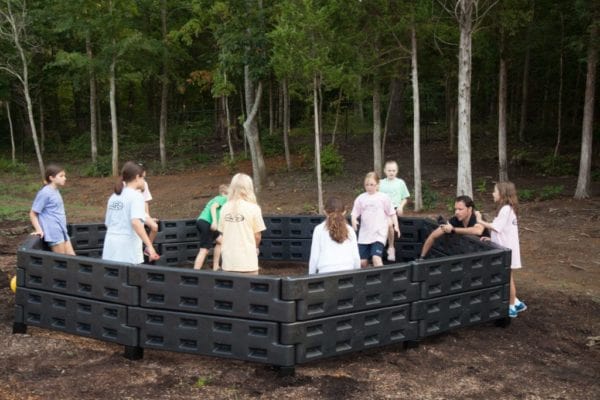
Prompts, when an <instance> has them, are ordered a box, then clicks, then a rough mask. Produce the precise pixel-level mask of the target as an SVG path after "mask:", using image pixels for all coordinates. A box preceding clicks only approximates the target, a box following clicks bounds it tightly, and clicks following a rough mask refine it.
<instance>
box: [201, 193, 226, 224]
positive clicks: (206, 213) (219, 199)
mask: <svg viewBox="0 0 600 400" xmlns="http://www.w3.org/2000/svg"><path fill="white" fill-rule="evenodd" d="M215 203H217V204H218V205H219V207H217V220H216V221H215V222H219V216H220V215H221V207H222V206H223V204H225V203H227V196H223V195H222V194H220V195H218V196H215V197H213V198H212V199H210V200H209V202H208V203H206V206H205V207H204V210H202V212H201V213H200V215H199V216H198V219H202V220H204V221H206V222H208V223H209V224H212V223H213V220H212V215H210V209H211V208H212V206H213V204H215Z"/></svg>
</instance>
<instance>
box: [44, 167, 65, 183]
mask: <svg viewBox="0 0 600 400" xmlns="http://www.w3.org/2000/svg"><path fill="white" fill-rule="evenodd" d="M64 170H65V169H64V168H63V167H62V166H60V165H58V164H49V165H48V166H46V170H45V171H44V182H45V183H50V177H52V178H54V177H55V176H56V175H58V174H59V173H61V172H62V171H64Z"/></svg>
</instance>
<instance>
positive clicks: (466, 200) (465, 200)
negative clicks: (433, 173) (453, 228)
mask: <svg viewBox="0 0 600 400" xmlns="http://www.w3.org/2000/svg"><path fill="white" fill-rule="evenodd" d="M459 201H462V202H463V203H464V204H465V206H466V207H467V208H469V207H470V208H473V209H475V203H474V202H473V199H472V198H470V197H469V196H466V195H462V196H458V197H456V200H454V202H456V203H458V202H459Z"/></svg>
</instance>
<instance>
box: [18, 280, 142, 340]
mask: <svg viewBox="0 0 600 400" xmlns="http://www.w3.org/2000/svg"><path fill="white" fill-rule="evenodd" d="M15 303H16V305H17V307H18V308H17V312H18V313H21V318H15V322H22V323H24V324H25V325H31V326H37V327H40V328H47V329H55V330H58V331H62V332H67V333H72V334H74V335H79V336H85V337H90V338H94V339H100V340H104V341H108V342H115V343H120V344H123V345H127V346H137V344H138V332H137V329H136V328H133V327H130V326H127V306H124V305H120V304H114V303H107V302H102V301H95V300H90V299H86V298H81V297H75V296H66V295H62V294H58V293H51V292H46V291H42V290H35V289H27V288H19V290H17V294H16V299H15ZM19 320H20V321H19Z"/></svg>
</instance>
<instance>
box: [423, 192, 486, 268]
mask: <svg viewBox="0 0 600 400" xmlns="http://www.w3.org/2000/svg"><path fill="white" fill-rule="evenodd" d="M486 232H487V231H486V230H485V228H484V227H483V225H481V224H480V223H478V222H477V216H476V215H475V204H474V203H473V199H471V198H470V197H469V196H458V197H457V198H456V200H455V201H454V216H453V217H452V218H450V220H449V221H448V222H446V223H442V224H440V226H439V227H438V228H437V229H436V230H434V231H433V232H431V234H430V235H429V237H427V240H426V241H425V243H423V249H422V250H421V257H419V258H420V259H423V258H425V257H426V256H427V253H429V250H431V246H433V243H434V242H435V241H436V240H437V239H438V238H439V237H441V236H443V235H446V234H453V233H455V234H458V235H476V236H482V235H485V233H486ZM488 236H489V234H488Z"/></svg>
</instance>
